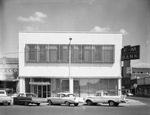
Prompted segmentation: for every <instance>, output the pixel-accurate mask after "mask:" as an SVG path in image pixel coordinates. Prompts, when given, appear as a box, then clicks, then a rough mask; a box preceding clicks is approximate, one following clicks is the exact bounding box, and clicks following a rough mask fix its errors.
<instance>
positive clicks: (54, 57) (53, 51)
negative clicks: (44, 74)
mask: <svg viewBox="0 0 150 115" xmlns="http://www.w3.org/2000/svg"><path fill="white" fill-rule="evenodd" d="M49 62H50V63H55V62H59V45H49Z"/></svg>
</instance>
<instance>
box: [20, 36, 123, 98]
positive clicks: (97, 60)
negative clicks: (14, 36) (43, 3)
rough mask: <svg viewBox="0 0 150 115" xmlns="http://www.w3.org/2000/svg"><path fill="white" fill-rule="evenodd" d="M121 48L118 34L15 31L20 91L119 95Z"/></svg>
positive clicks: (52, 93)
mask: <svg viewBox="0 0 150 115" xmlns="http://www.w3.org/2000/svg"><path fill="white" fill-rule="evenodd" d="M69 38H72V40H71V39H69ZM121 48H122V35H121V34H98V33H19V84H20V92H32V93H35V94H37V95H38V97H41V98H45V97H48V96H53V95H55V94H56V93H58V92H64V91H70V92H71V93H74V94H76V95H78V96H87V95H94V94H95V93H96V91H98V90H105V91H108V92H109V93H110V94H112V95H120V92H121V59H120V58H121Z"/></svg>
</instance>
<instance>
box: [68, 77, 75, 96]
mask: <svg viewBox="0 0 150 115" xmlns="http://www.w3.org/2000/svg"><path fill="white" fill-rule="evenodd" d="M73 86H74V84H73V78H69V91H70V93H74V91H73V89H74V88H73Z"/></svg>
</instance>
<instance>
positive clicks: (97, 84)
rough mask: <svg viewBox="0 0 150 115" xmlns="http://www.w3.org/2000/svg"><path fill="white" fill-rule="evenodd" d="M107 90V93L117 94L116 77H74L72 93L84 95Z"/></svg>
mask: <svg viewBox="0 0 150 115" xmlns="http://www.w3.org/2000/svg"><path fill="white" fill-rule="evenodd" d="M101 90H102V91H105V92H108V94H109V95H118V79H98V78H97V79H96V78H95V79H90V78H89V79H75V80H74V93H75V94H76V95H78V96H82V97H86V96H89V95H95V94H96V92H97V91H101Z"/></svg>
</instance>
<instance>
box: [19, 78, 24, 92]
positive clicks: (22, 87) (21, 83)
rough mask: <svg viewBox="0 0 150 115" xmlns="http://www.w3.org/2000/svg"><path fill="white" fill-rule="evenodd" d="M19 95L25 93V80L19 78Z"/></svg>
mask: <svg viewBox="0 0 150 115" xmlns="http://www.w3.org/2000/svg"><path fill="white" fill-rule="evenodd" d="M19 86H20V89H19V93H25V78H20V79H19Z"/></svg>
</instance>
